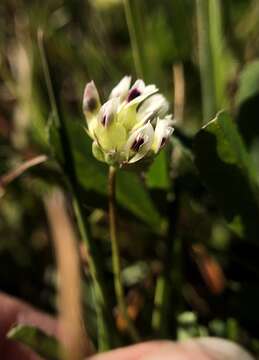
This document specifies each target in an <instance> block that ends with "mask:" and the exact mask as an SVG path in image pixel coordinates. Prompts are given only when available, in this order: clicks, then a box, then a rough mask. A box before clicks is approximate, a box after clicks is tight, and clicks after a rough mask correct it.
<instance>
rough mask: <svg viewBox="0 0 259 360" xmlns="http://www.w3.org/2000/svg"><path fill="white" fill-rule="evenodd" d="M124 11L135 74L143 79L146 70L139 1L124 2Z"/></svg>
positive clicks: (129, 0) (126, 0)
mask: <svg viewBox="0 0 259 360" xmlns="http://www.w3.org/2000/svg"><path fill="white" fill-rule="evenodd" d="M124 9H125V16H126V21H127V25H128V30H129V35H130V42H131V48H132V53H133V59H134V64H135V69H136V73H137V76H138V77H140V78H142V79H145V78H146V76H145V75H146V72H147V68H146V61H145V49H144V40H143V37H142V34H143V26H142V27H141V16H140V8H139V1H138V2H136V1H135V0H124Z"/></svg>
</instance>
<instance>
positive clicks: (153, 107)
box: [138, 94, 169, 118]
mask: <svg viewBox="0 0 259 360" xmlns="http://www.w3.org/2000/svg"><path fill="white" fill-rule="evenodd" d="M168 110H169V104H168V102H167V100H166V99H165V97H164V96H163V95H161V94H155V95H152V96H150V97H149V98H147V99H146V100H145V101H143V103H142V104H141V105H140V107H139V109H138V114H139V115H140V116H141V117H144V116H145V115H146V114H147V113H151V112H152V113H153V114H154V116H158V117H160V118H163V117H164V116H165V115H166V113H167V112H168Z"/></svg>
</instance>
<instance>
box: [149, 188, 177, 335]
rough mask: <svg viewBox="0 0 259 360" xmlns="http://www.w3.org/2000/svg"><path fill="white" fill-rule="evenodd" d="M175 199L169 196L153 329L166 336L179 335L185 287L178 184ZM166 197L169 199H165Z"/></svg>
mask: <svg viewBox="0 0 259 360" xmlns="http://www.w3.org/2000/svg"><path fill="white" fill-rule="evenodd" d="M174 195H175V198H174V200H167V218H168V223H169V227H168V232H167V235H166V238H165V249H166V251H165V254H164V256H163V259H162V261H163V264H164V269H163V272H162V273H161V274H160V276H159V277H158V279H157V282H156V289H155V297H154V308H153V313H152V324H151V325H152V329H153V332H154V336H155V337H158V338H166V337H168V336H175V335H176V323H175V319H176V314H177V311H178V310H179V295H178V294H179V289H180V288H181V280H180V274H181V264H180V258H181V253H180V241H179V237H178V234H177V222H178V216H179V190H178V184H177V183H175V186H174ZM165 201H166V200H165Z"/></svg>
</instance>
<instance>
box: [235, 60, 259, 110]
mask: <svg viewBox="0 0 259 360" xmlns="http://www.w3.org/2000/svg"><path fill="white" fill-rule="evenodd" d="M256 94H259V61H254V62H252V63H249V64H247V65H246V66H245V67H244V69H243V71H242V72H241V74H240V79H239V88H238V92H237V95H236V101H237V104H238V105H240V104H242V103H244V102H245V101H246V100H248V99H249V98H251V97H253V96H254V95H256Z"/></svg>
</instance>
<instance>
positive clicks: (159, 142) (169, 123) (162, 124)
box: [152, 115, 174, 153]
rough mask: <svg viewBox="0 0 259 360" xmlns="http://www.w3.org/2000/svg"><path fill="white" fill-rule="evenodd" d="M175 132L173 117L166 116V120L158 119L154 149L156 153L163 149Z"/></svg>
mask: <svg viewBox="0 0 259 360" xmlns="http://www.w3.org/2000/svg"><path fill="white" fill-rule="evenodd" d="M173 131H174V128H173V120H172V117H171V116H170V115H169V116H166V117H165V118H164V119H158V120H157V125H156V128H155V133H154V142H153V144H152V149H153V150H154V152H155V153H158V152H159V150H161V149H162V148H163V146H164V145H165V144H166V142H167V140H168V139H169V138H170V136H171V135H172V133H173Z"/></svg>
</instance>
